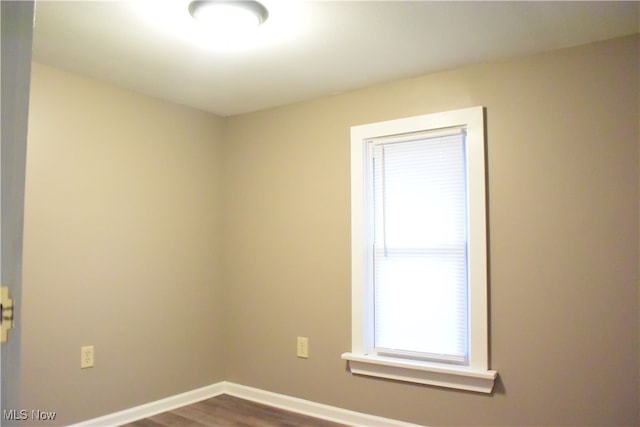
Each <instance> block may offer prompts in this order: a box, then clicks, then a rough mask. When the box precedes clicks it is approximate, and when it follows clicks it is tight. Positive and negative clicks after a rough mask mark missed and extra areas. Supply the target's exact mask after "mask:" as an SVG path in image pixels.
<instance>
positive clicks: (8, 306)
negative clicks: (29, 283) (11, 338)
mask: <svg viewBox="0 0 640 427" xmlns="http://www.w3.org/2000/svg"><path fill="white" fill-rule="evenodd" d="M0 311H2V316H1V317H0V326H2V334H1V335H0V338H2V339H1V342H7V338H8V335H9V329H11V328H12V327H13V300H12V299H11V298H9V287H7V286H3V287H2V292H1V293H0Z"/></svg>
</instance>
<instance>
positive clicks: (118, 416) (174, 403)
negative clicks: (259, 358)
mask: <svg viewBox="0 0 640 427" xmlns="http://www.w3.org/2000/svg"><path fill="white" fill-rule="evenodd" d="M223 393H224V382H219V383H215V384H211V385H208V386H205V387H201V388H197V389H195V390H191V391H187V392H186V393H180V394H176V395H175V396H169V397H167V398H164V399H160V400H156V401H155V402H150V403H145V404H144V405H140V406H136V407H134V408H130V409H125V410H124V411H119V412H114V413H113V414H109V415H105V416H103V417H98V418H93V419H91V420H87V421H83V422H81V423H78V424H74V425H72V426H70V427H114V426H121V425H123V424H127V423H132V422H134V421H137V420H141V419H143V418H148V417H151V416H153V415H157V414H161V413H162V412H167V411H171V410H172V409H176V408H179V407H181V406H185V405H191V404H192V403H196V402H199V401H201V400H205V399H209V398H211V397H215V396H218V395H221V394H223Z"/></svg>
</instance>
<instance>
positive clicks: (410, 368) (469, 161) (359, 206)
mask: <svg viewBox="0 0 640 427" xmlns="http://www.w3.org/2000/svg"><path fill="white" fill-rule="evenodd" d="M484 122H485V110H484V107H471V108H463V109H458V110H451V111H445V112H440V113H432V114H424V115H419V116H413V117H406V118H401V119H396V120H388V121H383V122H377V123H370V124H365V125H359V126H353V127H352V128H351V257H352V262H351V264H352V272H351V275H352V277H351V280H352V326H351V327H352V349H351V352H348V353H344V354H343V355H342V358H343V359H344V360H347V361H348V362H349V368H350V370H351V372H352V373H354V374H361V375H367V376H375V377H382V378H388V379H396V380H401V381H409V382H416V383H421V384H430V385H436V386H443V387H451V388H457V389H463V390H471V391H478V392H483V393H490V392H491V391H492V389H493V385H494V382H495V379H496V377H497V375H498V373H497V372H496V371H493V370H490V369H489V358H488V356H489V351H488V344H489V340H488V296H487V293H488V292H487V291H488V288H487V238H486V234H487V233H486V228H487V226H486V204H485V200H486V192H485V129H484ZM460 126H463V127H465V128H466V132H467V135H466V144H465V148H466V171H467V218H468V224H467V226H468V236H469V237H468V265H469V266H468V277H469V290H468V292H469V296H468V299H469V313H468V316H469V361H468V365H454V364H448V363H441V362H433V361H422V360H414V359H406V358H400V357H390V356H380V355H377V354H375V352H373V332H374V331H373V286H372V268H370V266H371V264H372V263H371V261H370V260H371V259H372V246H373V245H372V242H371V238H372V236H369V235H368V233H367V230H369V229H370V228H371V227H370V222H371V214H370V212H367V206H369V203H368V200H367V199H366V198H367V194H366V191H367V190H366V185H367V184H366V182H365V180H366V177H367V176H368V173H367V170H366V168H367V167H368V166H367V157H368V156H367V141H369V140H372V139H378V138H384V137H389V136H395V135H403V134H411V133H416V132H426V131H432V130H438V129H443V128H449V127H460Z"/></svg>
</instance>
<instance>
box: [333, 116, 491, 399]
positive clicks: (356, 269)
mask: <svg viewBox="0 0 640 427" xmlns="http://www.w3.org/2000/svg"><path fill="white" fill-rule="evenodd" d="M484 151H485V144H484V109H483V107H473V108H466V109H461V110H454V111H448V112H444V113H436V114H427V115H422V116H415V117H409V118H404V119H398V120H391V121H386V122H379V123H373V124H368V125H361V126H354V127H352V128H351V187H352V196H351V197H352V351H351V352H350V353H345V354H343V356H342V357H343V359H346V360H348V361H349V367H350V369H351V372H353V373H356V374H362V375H369V376H378V377H384V378H391V379H398V380H402V381H411V382H418V383H424V384H432V385H438V386H445V387H453V388H460V389H465V390H473V391H479V392H485V393H489V392H491V390H492V389H493V384H494V380H495V378H496V376H497V372H495V371H491V370H489V369H488V315H487V256H486V246H487V243H486V218H485V217H486V215H485V169H484V164H485V154H484Z"/></svg>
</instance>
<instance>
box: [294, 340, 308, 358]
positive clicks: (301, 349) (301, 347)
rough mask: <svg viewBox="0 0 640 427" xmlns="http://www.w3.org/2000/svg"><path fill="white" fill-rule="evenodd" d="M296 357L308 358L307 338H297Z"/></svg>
mask: <svg viewBox="0 0 640 427" xmlns="http://www.w3.org/2000/svg"><path fill="white" fill-rule="evenodd" d="M296 353H297V356H298V357H303V358H305V359H306V358H308V357H309V338H307V337H298V348H297V352H296Z"/></svg>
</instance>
